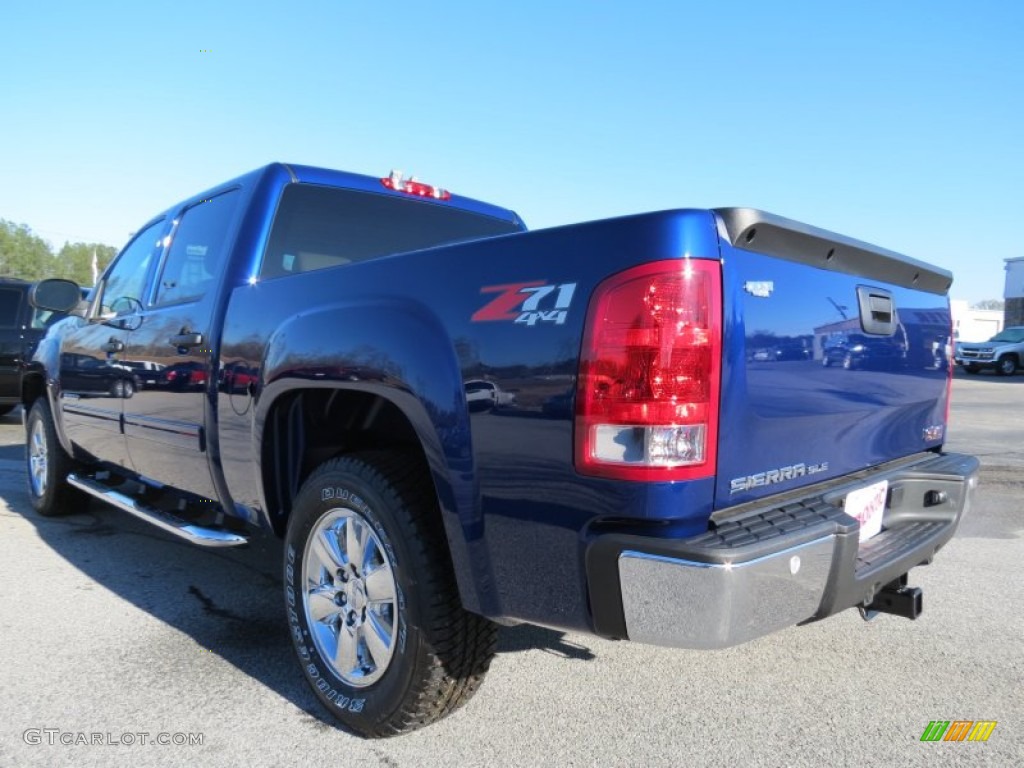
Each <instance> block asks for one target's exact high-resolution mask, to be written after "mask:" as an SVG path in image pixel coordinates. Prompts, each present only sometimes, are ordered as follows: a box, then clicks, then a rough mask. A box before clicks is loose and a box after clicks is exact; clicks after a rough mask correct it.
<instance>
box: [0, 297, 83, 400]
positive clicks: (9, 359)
mask: <svg viewBox="0 0 1024 768" xmlns="http://www.w3.org/2000/svg"><path fill="white" fill-rule="evenodd" d="M31 287H32V283H29V282H27V281H25V280H17V279H15V278H11V277H0V416H3V415H4V414H7V413H10V412H11V411H12V410H14V408H15V406H17V405H18V403H20V402H21V373H22V369H23V368H24V365H25V362H26V361H27V360H30V359H31V357H32V353H33V352H34V351H35V348H36V345H37V344H38V343H39V340H40V339H41V338H42V337H43V336H44V335H46V329H47V328H49V327H50V326H51V325H53V324H54V323H56V322H57V321H59V320H62V319H64V318H65V317H67V315H65V314H63V313H61V312H51V311H49V310H45V309H35V308H34V307H32V306H31V305H30V304H29V303H28V289H29V288H31Z"/></svg>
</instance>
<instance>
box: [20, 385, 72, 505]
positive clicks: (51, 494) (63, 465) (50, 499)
mask: <svg viewBox="0 0 1024 768" xmlns="http://www.w3.org/2000/svg"><path fill="white" fill-rule="evenodd" d="M25 462H26V466H27V469H28V495H29V499H30V500H31V502H32V507H33V508H34V509H35V510H36V512H38V513H39V514H40V515H43V516H44V517H56V516H58V515H67V514H71V513H73V512H79V511H81V508H82V507H83V506H84V505H85V502H86V498H87V497H86V496H85V494H83V493H82V492H80V491H79V490H78V489H77V488H74V487H72V486H70V485H68V482H67V476H68V475H69V474H70V473H71V472H73V471H74V470H75V468H76V464H75V462H74V461H73V460H72V458H71V457H70V456H68V454H67V452H65V450H64V448H63V446H61V444H60V441H59V440H58V439H57V430H56V428H55V427H54V424H53V414H52V413H50V404H49V403H48V402H47V401H46V398H45V397H40V398H39V399H38V400H36V402H35V403H34V404H33V406H32V409H31V410H30V411H29V412H28V418H27V419H26V420H25Z"/></svg>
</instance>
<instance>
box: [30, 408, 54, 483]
mask: <svg viewBox="0 0 1024 768" xmlns="http://www.w3.org/2000/svg"><path fill="white" fill-rule="evenodd" d="M49 456H50V449H49V446H48V445H47V443H46V427H45V426H44V425H43V421H42V419H38V418H37V419H36V420H35V423H33V424H32V434H31V435H29V438H28V477H29V482H30V483H31V484H32V493H33V495H35V496H36V497H40V496H42V495H43V494H45V493H46V469H47V463H48V462H49Z"/></svg>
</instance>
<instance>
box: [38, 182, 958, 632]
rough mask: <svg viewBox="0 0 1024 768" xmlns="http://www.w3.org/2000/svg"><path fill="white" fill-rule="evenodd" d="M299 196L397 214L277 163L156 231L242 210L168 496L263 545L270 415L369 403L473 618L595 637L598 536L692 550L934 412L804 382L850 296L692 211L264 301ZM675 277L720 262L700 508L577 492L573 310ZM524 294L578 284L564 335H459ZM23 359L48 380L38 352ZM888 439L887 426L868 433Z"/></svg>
mask: <svg viewBox="0 0 1024 768" xmlns="http://www.w3.org/2000/svg"><path fill="white" fill-rule="evenodd" d="M296 181H297V182H299V183H313V184H321V185H335V186H342V187H346V188H349V189H360V190H365V191H368V192H373V193H375V194H400V193H395V192H391V191H388V190H386V189H385V188H384V187H383V186H382V185H381V184H380V182H379V179H377V178H374V177H366V176H356V175H353V174H345V173H340V172H335V171H327V170H322V169H315V168H308V167H305V166H291V167H288V166H284V165H280V164H274V165H270V166H267V167H265V168H263V169H260V170H258V171H254V172H252V173H250V174H247V175H245V176H242V177H240V178H238V179H236V180H233V181H231V182H228V183H227V184H224V185H220V186H218V187H215V188H213V189H211V190H209V191H207V192H204V193H201V194H200V195H197V196H196V197H194V198H191V199H190V200H189V201H185V202H184V203H182V204H181V205H178V206H175V207H173V208H171V209H169V211H168V215H169V216H171V217H173V216H177V215H179V214H180V212H181V211H182V210H183V209H184V208H185V207H187V206H188V205H189V204H190V203H192V202H194V201H196V200H199V199H203V198H206V197H210V196H212V195H214V194H216V193H217V192H220V191H223V190H225V189H227V188H230V187H237V188H238V189H239V190H240V194H241V210H242V211H243V213H242V214H241V215H240V217H239V219H238V220H237V221H236V222H235V223H234V224H233V225H232V226H233V230H232V231H233V235H232V237H233V246H232V248H231V251H230V260H229V263H228V264H227V265H226V268H225V269H224V272H223V275H222V277H221V281H220V283H219V284H218V286H217V288H216V291H215V294H214V295H213V296H208V297H207V299H206V301H205V302H204V303H208V306H209V325H208V328H206V329H205V331H204V332H205V333H207V334H208V338H209V348H210V350H211V351H210V352H209V358H208V361H209V368H208V369H207V374H208V375H207V379H206V381H205V382H204V383H203V384H202V385H201V386H200V387H199V389H200V392H199V394H200V395H201V398H202V403H203V414H202V416H201V418H202V421H203V423H202V427H203V429H204V433H203V434H204V435H205V446H204V447H205V451H200V450H198V449H197V450H196V453H195V456H194V457H193V458H192V460H190V461H189V462H188V471H189V472H190V473H192V474H193V475H194V478H199V479H195V482H192V481H190V480H189V479H188V478H187V477H185V478H184V479H183V480H182V481H181V482H182V484H183V487H184V488H185V489H186V490H192V491H194V492H199V493H202V492H205V491H203V490H201V489H205V488H207V487H210V483H212V487H213V488H214V489H215V491H216V496H217V499H218V500H219V501H220V502H221V503H222V505H223V508H224V509H225V510H228V511H229V512H230V511H233V512H234V513H235V514H236V515H238V516H239V517H241V518H243V519H245V520H247V521H248V522H250V523H254V524H262V525H263V526H266V527H269V528H276V529H278V530H279V529H280V525H279V523H280V521H281V518H282V516H283V515H286V514H287V511H288V510H286V509H283V510H278V509H275V508H274V504H275V502H273V501H272V500H270V499H268V498H267V495H266V494H265V493H264V488H263V481H264V479H265V476H266V475H267V474H268V468H267V467H265V466H264V459H265V455H266V450H265V444H264V436H265V433H266V431H267V426H268V423H269V422H268V419H270V418H273V417H274V416H273V415H274V414H276V411H275V405H276V404H278V403H283V402H285V400H283V399H282V398H290V397H292V396H293V395H295V393H312V394H310V395H309V396H310V397H316V396H317V394H316V393H322V392H324V391H325V390H330V391H337V392H340V393H343V395H344V396H360V397H365V396H367V395H373V396H376V397H379V398H381V400H382V401H384V402H386V403H389V404H390V405H391V406H392V407H393V408H394V409H397V411H398V412H400V413H401V415H402V418H403V419H404V421H405V422H407V424H408V425H409V427H410V428H411V430H412V432H413V433H414V434H415V437H416V440H417V441H418V443H419V445H420V447H421V449H422V452H423V454H424V456H425V458H426V461H427V462H428V465H429V467H430V470H431V475H432V478H433V481H434V485H435V490H436V492H437V498H438V501H439V505H440V508H441V513H442V518H443V521H444V526H445V530H446V533H447V535H448V539H449V542H450V545H451V547H450V548H451V553H452V559H453V564H454V567H455V573H456V577H457V580H458V584H459V588H460V592H461V594H462V597H463V600H464V603H465V605H466V607H467V608H469V609H471V610H474V611H478V612H480V613H482V614H484V615H487V616H491V617H494V618H506V619H515V620H522V621H528V622H532V623H537V624H542V625H547V626H554V627H559V628H565V629H575V630H583V631H588V630H592V629H593V621H592V611H591V606H590V604H589V599H590V597H589V596H588V592H587V590H588V585H587V578H586V573H585V564H584V555H585V552H586V550H587V547H588V545H589V544H590V543H591V542H593V541H594V540H595V538H596V537H598V536H600V535H601V534H602V533H606V532H609V531H621V532H629V531H631V530H643V531H645V532H646V533H647V534H649V535H660V536H664V537H672V538H679V537H689V536H693V535H696V534H699V533H701V532H702V531H705V530H706V529H707V526H708V518H709V516H710V514H711V513H712V511H713V510H714V508H715V507H716V506H717V507H722V506H726V505H729V504H732V503H736V502H738V501H743V500H746V499H748V498H754V497H755V496H756V495H757V494H756V493H750V494H746V495H744V496H742V497H739V498H731V499H730V497H729V493H728V478H729V477H731V476H735V473H747V472H751V471H763V470H764V469H769V468H772V467H775V466H779V465H780V464H781V463H785V462H786V461H808V462H810V461H818V460H820V461H829V462H830V467H831V468H832V469H833V470H834V473H838V472H840V471H849V470H850V469H851V468H859V467H861V466H865V465H866V463H869V462H871V461H874V460H876V459H881V460H884V459H888V458H892V456H891V455H890V452H892V451H908V452H912V450H914V449H916V448H918V447H917V446H912V445H909V444H907V438H906V434H905V433H907V432H908V430H906V429H905V425H906V424H907V423H913V424H915V425H916V424H917V423H918V422H920V423H921V424H922V425H924V424H925V423H941V421H942V418H941V417H942V414H937V413H936V411H937V409H938V408H939V407H940V404H941V399H942V398H941V396H940V395H941V391H940V390H941V387H942V386H943V383H944V375H945V373H944V371H939V370H928V369H927V368H926V367H925V366H924V365H923V364H920V365H918V363H920V362H922V361H919V360H918V359H917V357H913V356H908V360H909V359H911V357H913V359H914V364H915V366H916V367H915V368H914V370H913V371H911V370H909V369H908V370H905V371H904V370H901V371H899V372H895V373H893V374H892V375H891V376H888V377H887V378H885V380H884V383H877V382H876V381H875V378H874V377H871V378H868V377H866V376H863V377H861V378H859V379H858V378H856V377H857V376H858V375H859V374H860V372H857V371H844V370H841V369H840V370H822V369H821V368H820V366H819V367H818V368H814V365H815V361H814V360H813V359H797V360H790V359H786V358H787V357H788V356H791V355H793V354H794V352H793V349H794V347H793V343H791V342H793V340H797V341H799V340H800V339H803V338H804V337H805V336H808V335H814V334H815V328H818V327H826V326H827V324H828V323H829V322H830V321H831V320H835V319H836V318H833V317H831V316H830V315H829V310H830V308H831V307H830V305H828V304H824V305H822V303H823V302H824V300H825V298H826V297H831V298H833V299H835V300H836V301H838V302H842V303H846V304H849V305H850V306H853V304H854V299H852V298H851V291H854V290H855V284H856V283H857V281H856V280H854V279H853V278H846V277H842V276H838V275H836V274H834V273H828V274H825V273H821V274H818V273H819V272H820V271H819V270H813V269H809V268H807V267H800V266H796V265H793V264H788V263H782V262H779V261H777V260H774V259H769V258H766V257H760V256H758V255H757V254H752V253H749V252H741V251H738V250H735V249H732V248H730V247H728V246H726V247H724V249H723V248H722V247H721V246H720V243H719V237H718V232H717V229H716V222H715V217H714V215H713V214H712V213H711V212H709V211H695V210H677V211H663V212H658V213H649V214H642V215H637V216H629V217H623V218H618V219H610V220H603V221H597V222H590V223H584V224H577V225H572V226H566V227H558V228H553V229H547V230H541V231H536V232H529V233H518V234H510V235H504V236H499V237H494V238H490V239H486V240H480V241H475V242H469V243H461V244H456V245H449V246H443V247H438V248H430V249H424V250H420V251H414V252H410V253H404V254H399V255H394V256H388V257H383V258H379V259H374V260H369V261H361V262H357V263H352V264H348V265H345V266H338V267H332V268H328V269H322V270H319V271H315V272H306V273H300V274H293V275H288V276H282V277H276V278H273V279H267V280H263V281H261V280H259V279H257V278H256V276H257V275H258V274H259V266H260V263H261V259H262V257H263V251H264V249H265V248H266V247H267V242H268V238H269V232H270V226H271V222H272V220H273V217H274V213H275V211H276V208H277V205H278V201H279V200H280V198H281V195H282V192H283V190H284V188H285V187H286V186H287V185H289V184H292V183H296ZM423 204H425V205H442V204H443V205H448V206H456V207H462V208H465V209H466V210H470V211H473V212H476V213H482V214H486V215H490V216H495V217H498V218H504V219H505V220H507V221H511V222H513V223H515V224H516V225H517V226H521V222H520V221H519V219H518V217H516V215H515V214H514V213H512V212H511V211H507V210H505V209H500V208H495V207H493V206H488V205H486V204H483V203H479V202H477V201H471V200H468V199H466V198H461V197H457V196H453V197H452V199H451V200H450V201H448V202H446V203H438V202H424V203H423ZM684 257H689V258H700V259H719V258H723V257H724V258H723V262H724V274H725V291H726V293H725V304H724V306H725V313H726V317H725V334H724V336H725V339H726V340H727V348H726V350H725V361H724V366H725V368H724V373H723V395H722V399H723V408H722V418H723V421H722V428H721V435H722V442H721V445H722V448H721V450H720V452H719V457H718V461H719V467H720V468H721V469H720V473H719V476H718V480H717V491H716V480H715V479H711V478H709V479H706V480H700V481H695V482H687V483H627V482H618V481H611V480H605V479H600V478H593V477H582V476H579V475H577V474H576V472H575V469H574V466H573V419H572V416H573V393H574V391H575V379H576V373H577V363H578V358H579V351H580V344H581V339H582V335H583V323H584V319H585V316H586V312H587V301H588V300H589V298H590V296H591V294H592V293H593V290H594V288H595V286H596V285H597V284H598V283H600V282H601V281H603V280H604V279H606V278H607V277H609V275H611V274H613V273H615V272H619V271H622V270H625V269H628V268H630V267H632V266H635V265H638V264H641V263H644V262H648V261H654V260H660V259H670V258H684ZM748 280H774V281H775V285H776V293H775V294H774V295H773V297H772V298H771V299H768V300H764V299H754V298H752V297H750V296H749V295H748V294H746V293H744V292H743V285H744V282H745V281H748ZM530 281H538V282H540V283H544V284H548V285H562V284H567V283H575V284H576V289H575V293H574V296H573V301H572V304H571V306H570V307H569V309H568V311H567V315H566V317H565V322H564V323H563V324H555V323H551V322H539V323H537V324H535V325H533V326H529V325H526V324H522V323H514V322H511V321H508V322H471V319H470V318H471V317H472V316H473V314H474V313H475V312H477V311H478V310H479V309H480V308H481V307H483V306H484V305H486V304H487V303H488V302H489V301H491V300H492V299H493V298H494V293H485V292H483V291H482V289H483V288H484V287H487V286H497V285H503V284H508V283H523V282H530ZM893 293H894V295H895V296H896V297H897V304H898V306H899V307H900V308H901V310H903V309H904V308H905V309H906V310H907V311H908V312H911V311H912V312H918V313H927V312H930V311H933V310H934V311H935V312H936V313H938V314H940V315H941V313H942V312H947V314H946V315H945V317H948V310H946V309H945V307H944V306H939V305H941V304H943V302H942V301H940V300H939V299H937V298H930V299H927V300H923V299H921V298H920V296H919V294H916V293H913V292H910V291H897V290H894V291H893ZM922 301H924V302H925V303H922ZM927 301H932V302H934V304H935V305H936V306H935V307H932V306H931V305H928V304H927ZM759 302H761V303H759ZM801 306H803V307H804V309H803V310H800V311H796V312H795V311H794V310H795V309H797V310H799V309H800V307H801ZM780 307H785V309H784V310H781V309H780ZM143 314H145V313H143ZM915 318H917V315H915ZM919 319H920V321H918V320H916V319H913V318H909V317H907V318H904V326H905V327H906V332H907V334H908V339H909V340H912V341H914V343H916V344H918V346H920V344H923V343H924V340H923V339H924V336H922V334H923V333H925V331H924V330H923V329H924V328H925V325H926V324H925V323H924V315H921V316H920V318H919ZM928 327H929V328H930V327H931V326H928ZM915 329H916V330H915ZM762 330H763V331H766V332H769V333H771V334H774V337H773V338H776V339H778V340H779V344H778V346H779V348H780V349H781V350H782V351H781V352H780V353H778V354H776V355H775V359H773V360H772V361H771V362H765V363H763V364H760V363H754V362H753V361H752V360H750V359H748V355H749V354H752V352H751V349H750V346H751V341H750V338H752V335H756V333H757V332H759V331H762ZM819 335H820V334H819ZM908 343H909V342H908ZM801 348H802V347H801ZM915 349H916V348H915ZM41 350H42V352H43V354H45V355H48V356H49V357H48V361H49V362H48V365H49V364H52V361H53V357H54V354H55V353H54V352H53V350H52V349H51V348H50V347H48V346H46V345H42V346H41ZM801 354H802V353H801ZM915 355H916V352H915ZM811 373H813V374H814V376H813V378H811V377H810V375H811ZM479 379H486V380H488V381H490V382H492V383H493V385H494V387H495V389H494V390H493V391H494V396H493V400H491V401H490V402H486V401H485V402H477V404H476V405H474V407H470V403H469V402H467V398H466V392H465V389H464V388H465V383H466V382H467V381H470V380H479ZM808 381H814V382H818V384H816V385H815V386H817V387H820V388H821V391H820V392H817V391H816V392H815V393H814V396H815V399H814V401H813V403H809V404H808V403H805V404H801V403H800V402H799V401H793V399H792V395H793V394H794V393H796V392H799V391H800V388H801V387H802V386H804V385H805V382H808ZM51 383H52V382H51ZM183 391H187V388H185V389H183ZM194 394H195V393H193V396H194ZM157 396H158V397H159V398H161V401H160V402H161V403H162V405H160V406H159V409H166V412H167V413H168V414H170V413H172V412H173V411H174V409H175V408H176V407H179V403H180V402H181V401H182V397H183V395H182V394H181V393H180V392H178V391H177V390H175V389H173V388H171V387H167V388H165V389H164V390H161V392H160V393H158V395H154V397H157ZM937 400H938V403H937ZM159 409H158V410H159ZM823 415H827V417H828V418H829V419H832V420H835V421H838V422H839V423H841V425H842V429H843V434H844V436H845V437H848V438H850V440H849V442H847V441H846V440H845V439H844V442H843V444H839V445H836V444H835V441H834V440H830V441H826V440H824V439H823V438H822V437H821V436H820V435H821V434H822V433H823V432H824V430H821V429H820V423H821V418H822V416H823ZM197 418H199V417H197ZM889 419H895V420H896V421H897V422H898V423H899V424H900V425H902V427H897V428H890V427H888V426H886V425H887V424H888V420H889ZM815 425H818V428H815ZM794 428H795V429H796V430H797V432H796V434H797V435H798V439H794V438H793V432H792V430H793V429H794ZM858 438H859V439H858ZM147 450H153V451H154V452H155V453H154V454H153V455H152V456H149V457H147V458H146V461H145V462H144V463H147V464H151V463H152V462H154V461H157V460H158V459H159V458H160V456H162V455H163V453H162V450H163V449H162V448H161V447H159V446H156V445H155V444H151V445H150V446H147V445H146V444H145V443H144V442H143V441H136V442H134V443H133V444H132V454H133V455H135V454H136V453H137V452H138V453H139V454H140V455H142V453H143V452H145V451H147ZM204 473H207V474H205V475H204ZM180 474H187V473H180ZM157 479H161V478H157ZM190 484H191V487H190ZM716 493H717V501H716Z"/></svg>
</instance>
